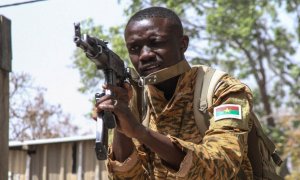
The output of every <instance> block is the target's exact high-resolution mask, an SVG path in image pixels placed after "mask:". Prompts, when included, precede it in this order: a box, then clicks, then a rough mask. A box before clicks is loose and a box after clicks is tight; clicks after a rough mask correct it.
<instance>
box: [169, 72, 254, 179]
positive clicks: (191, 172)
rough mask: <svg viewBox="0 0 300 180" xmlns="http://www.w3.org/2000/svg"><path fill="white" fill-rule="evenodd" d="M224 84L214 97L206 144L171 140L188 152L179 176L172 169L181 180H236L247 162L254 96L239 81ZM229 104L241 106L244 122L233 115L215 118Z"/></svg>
mask: <svg viewBox="0 0 300 180" xmlns="http://www.w3.org/2000/svg"><path fill="white" fill-rule="evenodd" d="M222 80H223V81H222V83H221V84H220V86H219V87H218V88H217V89H216V92H215V96H214V97H213V105H212V107H211V108H210V109H209V112H210V113H211V115H212V117H211V119H210V127H209V129H208V130H207V131H206V133H205V136H204V138H203V140H202V143H200V144H194V143H191V142H187V141H183V140H181V139H178V138H175V137H170V139H171V140H172V141H173V142H174V143H175V144H176V145H177V146H178V147H180V148H181V149H182V150H184V151H185V152H187V155H186V157H185V158H184V160H183V161H182V163H181V165H180V169H179V171H177V172H175V171H174V170H173V171H172V170H171V169H169V168H168V169H169V170H170V171H171V172H172V173H174V175H175V176H177V177H179V178H184V179H197V177H198V178H199V177H205V178H204V179H234V178H235V177H236V176H237V173H238V172H239V169H240V168H241V166H242V161H243V160H244V158H245V159H247V149H248V147H247V136H248V131H249V129H250V128H249V126H250V124H251V123H250V122H249V121H250V118H249V116H250V110H251V108H252V94H251V92H250V89H249V88H248V87H247V86H246V85H244V84H242V83H240V82H239V81H238V80H236V79H233V78H231V77H229V76H226V77H224V78H223V79H222ZM228 104H231V105H239V106H240V118H238V117H234V116H233V115H232V116H230V114H229V116H227V117H226V116H223V117H217V116H216V114H214V111H213V110H214V109H215V108H218V107H220V106H221V105H225V107H226V106H228ZM221 107H222V106H221ZM238 110H239V109H238ZM221 115H222V114H221ZM217 119H218V120H217ZM250 169H251V168H250Z"/></svg>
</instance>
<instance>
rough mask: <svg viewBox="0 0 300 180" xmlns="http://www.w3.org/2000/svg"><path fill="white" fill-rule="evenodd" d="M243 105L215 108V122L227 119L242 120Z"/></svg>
mask: <svg viewBox="0 0 300 180" xmlns="http://www.w3.org/2000/svg"><path fill="white" fill-rule="evenodd" d="M241 111H242V110H241V105H237V104H223V105H220V106H217V107H215V108H214V119H215V121H217V120H221V119H227V118H233V119H242V112H241Z"/></svg>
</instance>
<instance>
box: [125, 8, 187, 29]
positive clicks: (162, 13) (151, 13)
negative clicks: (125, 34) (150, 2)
mask: <svg viewBox="0 0 300 180" xmlns="http://www.w3.org/2000/svg"><path fill="white" fill-rule="evenodd" d="M156 17H158V18H167V19H169V20H171V21H172V22H173V25H174V26H176V27H177V28H178V30H179V33H180V34H183V27H182V23H181V20H180V18H179V17H178V15H177V14H176V13H175V12H174V11H172V10H170V9H167V8H164V7H157V6H154V7H149V8H146V9H142V10H140V11H138V12H136V13H135V14H134V15H133V16H131V18H130V19H129V20H128V23H127V25H126V28H127V26H128V24H129V23H131V22H134V21H141V20H144V19H149V18H156Z"/></svg>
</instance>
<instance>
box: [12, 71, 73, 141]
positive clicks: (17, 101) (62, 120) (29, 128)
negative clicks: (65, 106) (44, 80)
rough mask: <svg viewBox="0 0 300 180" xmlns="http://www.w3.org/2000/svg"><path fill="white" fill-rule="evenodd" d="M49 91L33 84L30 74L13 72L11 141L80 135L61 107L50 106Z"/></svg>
mask: <svg viewBox="0 0 300 180" xmlns="http://www.w3.org/2000/svg"><path fill="white" fill-rule="evenodd" d="M44 91H45V89H43V88H40V87H36V86H34V85H33V82H32V78H31V76H30V75H29V74H25V73H20V74H14V73H12V75H11V77H10V97H9V98H10V106H9V107H10V108H9V110H10V122H9V130H10V133H9V136H10V137H9V139H10V140H20V141H23V140H33V139H43V138H54V137H65V136H68V135H72V134H74V133H76V131H77V129H78V128H77V127H76V126H75V125H72V124H71V123H70V117H69V115H67V114H64V113H63V111H62V109H61V107H60V106H59V105H50V104H48V103H47V102H46V101H45V98H44Z"/></svg>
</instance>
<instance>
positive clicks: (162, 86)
mask: <svg viewBox="0 0 300 180" xmlns="http://www.w3.org/2000/svg"><path fill="white" fill-rule="evenodd" d="M178 79H179V76H176V77H173V78H171V79H168V80H166V81H164V82H162V83H159V84H156V85H155V87H156V88H157V89H159V90H161V91H162V92H164V96H165V98H166V99H167V100H168V101H169V100H170V99H171V98H172V97H173V94H174V92H175V89H176V86H177V83H178Z"/></svg>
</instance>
